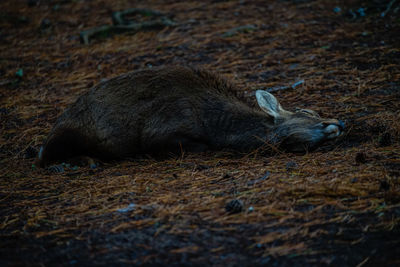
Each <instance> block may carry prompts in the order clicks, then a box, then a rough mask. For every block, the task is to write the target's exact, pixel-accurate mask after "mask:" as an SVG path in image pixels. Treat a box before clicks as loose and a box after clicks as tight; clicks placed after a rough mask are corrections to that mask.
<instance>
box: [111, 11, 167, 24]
mask: <svg viewBox="0 0 400 267" xmlns="http://www.w3.org/2000/svg"><path fill="white" fill-rule="evenodd" d="M135 14H141V15H143V16H146V17H165V15H164V14H163V13H161V12H159V11H156V10H151V9H147V8H130V9H126V10H122V11H117V12H114V13H113V14H112V21H113V24H114V25H127V24H131V23H132V22H131V21H128V20H126V19H125V18H124V17H125V16H126V15H135Z"/></svg>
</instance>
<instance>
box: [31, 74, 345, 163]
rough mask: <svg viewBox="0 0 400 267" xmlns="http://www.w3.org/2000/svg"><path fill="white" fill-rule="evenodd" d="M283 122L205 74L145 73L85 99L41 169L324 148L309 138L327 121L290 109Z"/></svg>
mask: <svg viewBox="0 0 400 267" xmlns="http://www.w3.org/2000/svg"><path fill="white" fill-rule="evenodd" d="M272 97H273V96H272ZM267 113H268V108H267ZM279 114H280V116H279V117H274V116H271V115H268V114H266V113H265V112H263V111H261V110H254V109H252V108H250V107H249V106H248V105H246V104H245V103H244V102H243V101H242V100H240V99H239V98H238V97H237V96H236V93H235V89H234V87H233V86H232V85H230V84H229V83H228V82H227V81H226V80H224V79H223V78H221V77H219V76H218V75H215V74H212V73H210V72H207V71H204V70H195V69H190V68H183V67H172V68H159V69H149V70H140V71H136V72H131V73H127V74H124V75H121V76H118V77H115V78H112V79H110V80H108V81H105V82H102V83H100V84H98V85H96V86H94V87H93V88H92V89H91V90H90V91H89V92H88V93H86V94H85V95H83V96H81V97H79V98H78V100H77V101H76V102H75V103H74V104H73V105H71V106H70V107H69V108H68V109H67V110H66V111H65V112H64V113H63V114H62V115H61V116H60V117H59V118H58V120H57V122H56V123H55V125H54V127H53V129H52V131H51V132H50V134H49V136H48V138H47V141H46V142H45V144H44V146H43V148H42V149H41V152H40V153H39V162H40V165H42V166H44V165H47V164H48V163H50V162H53V161H56V160H63V159H66V158H70V157H73V156H77V155H87V156H94V157H97V158H101V159H112V158H124V157H131V156H135V155H138V154H163V153H170V152H178V153H179V152H180V151H181V150H182V149H183V150H185V151H205V150H220V149H231V150H237V151H250V150H253V149H256V148H258V147H260V146H262V145H263V144H265V143H266V142H269V143H273V144H277V143H282V144H283V145H284V146H286V147H287V148H288V149H289V150H295V151H297V150H302V149H303V150H304V149H307V148H312V147H315V146H316V145H318V144H319V143H320V142H321V141H324V140H322V139H321V140H318V142H311V141H310V140H307V138H308V137H305V136H304V135H305V134H304V133H305V132H306V131H305V129H311V128H312V127H315V125H316V124H318V123H321V122H323V121H326V120H323V119H321V118H319V117H318V116H317V115H315V114H313V115H312V114H311V113H310V114H306V113H305V112H303V113H301V112H300V113H292V112H289V111H285V110H283V109H281V110H280V113H279ZM331 122H332V123H333V124H339V122H338V121H336V120H334V121H331ZM282 126H283V127H282Z"/></svg>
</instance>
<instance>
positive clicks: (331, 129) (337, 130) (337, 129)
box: [323, 120, 345, 139]
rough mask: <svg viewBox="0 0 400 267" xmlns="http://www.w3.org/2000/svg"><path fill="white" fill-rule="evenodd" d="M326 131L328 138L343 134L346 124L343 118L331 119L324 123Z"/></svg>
mask: <svg viewBox="0 0 400 267" xmlns="http://www.w3.org/2000/svg"><path fill="white" fill-rule="evenodd" d="M323 126H324V127H325V128H324V130H323V131H324V133H325V135H326V137H327V138H328V139H331V138H335V137H338V136H340V135H341V134H342V132H343V130H344V128H345V124H344V122H343V121H341V120H331V121H327V122H324V123H323Z"/></svg>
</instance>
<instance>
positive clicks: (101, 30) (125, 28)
mask: <svg viewBox="0 0 400 267" xmlns="http://www.w3.org/2000/svg"><path fill="white" fill-rule="evenodd" d="M173 25H175V23H174V22H172V21H171V20H169V19H166V18H163V19H160V20H153V21H144V22H141V23H132V24H128V25H103V26H100V27H97V28H93V29H89V30H87V31H83V32H81V33H80V40H81V43H83V44H89V43H90V39H92V38H96V37H101V36H103V37H106V36H109V35H113V34H118V33H125V32H138V31H147V30H157V29H162V28H164V27H166V26H173Z"/></svg>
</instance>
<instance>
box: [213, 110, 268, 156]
mask: <svg viewBox="0 0 400 267" xmlns="http://www.w3.org/2000/svg"><path fill="white" fill-rule="evenodd" d="M211 118H212V119H210V120H208V121H207V124H208V125H207V128H208V129H209V130H210V133H211V134H212V135H213V136H214V139H213V140H214V142H215V144H214V145H215V146H216V147H218V148H228V149H229V148H231V149H234V150H240V151H250V150H253V149H256V148H258V147H261V146H263V145H264V144H265V143H266V142H269V138H270V135H271V129H272V128H273V123H272V121H271V119H270V118H268V117H267V116H265V115H264V114H262V113H259V112H255V111H253V110H252V109H250V108H248V107H245V106H242V105H239V106H234V107H232V106H231V107H221V108H219V109H214V110H213V111H212V117H211Z"/></svg>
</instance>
